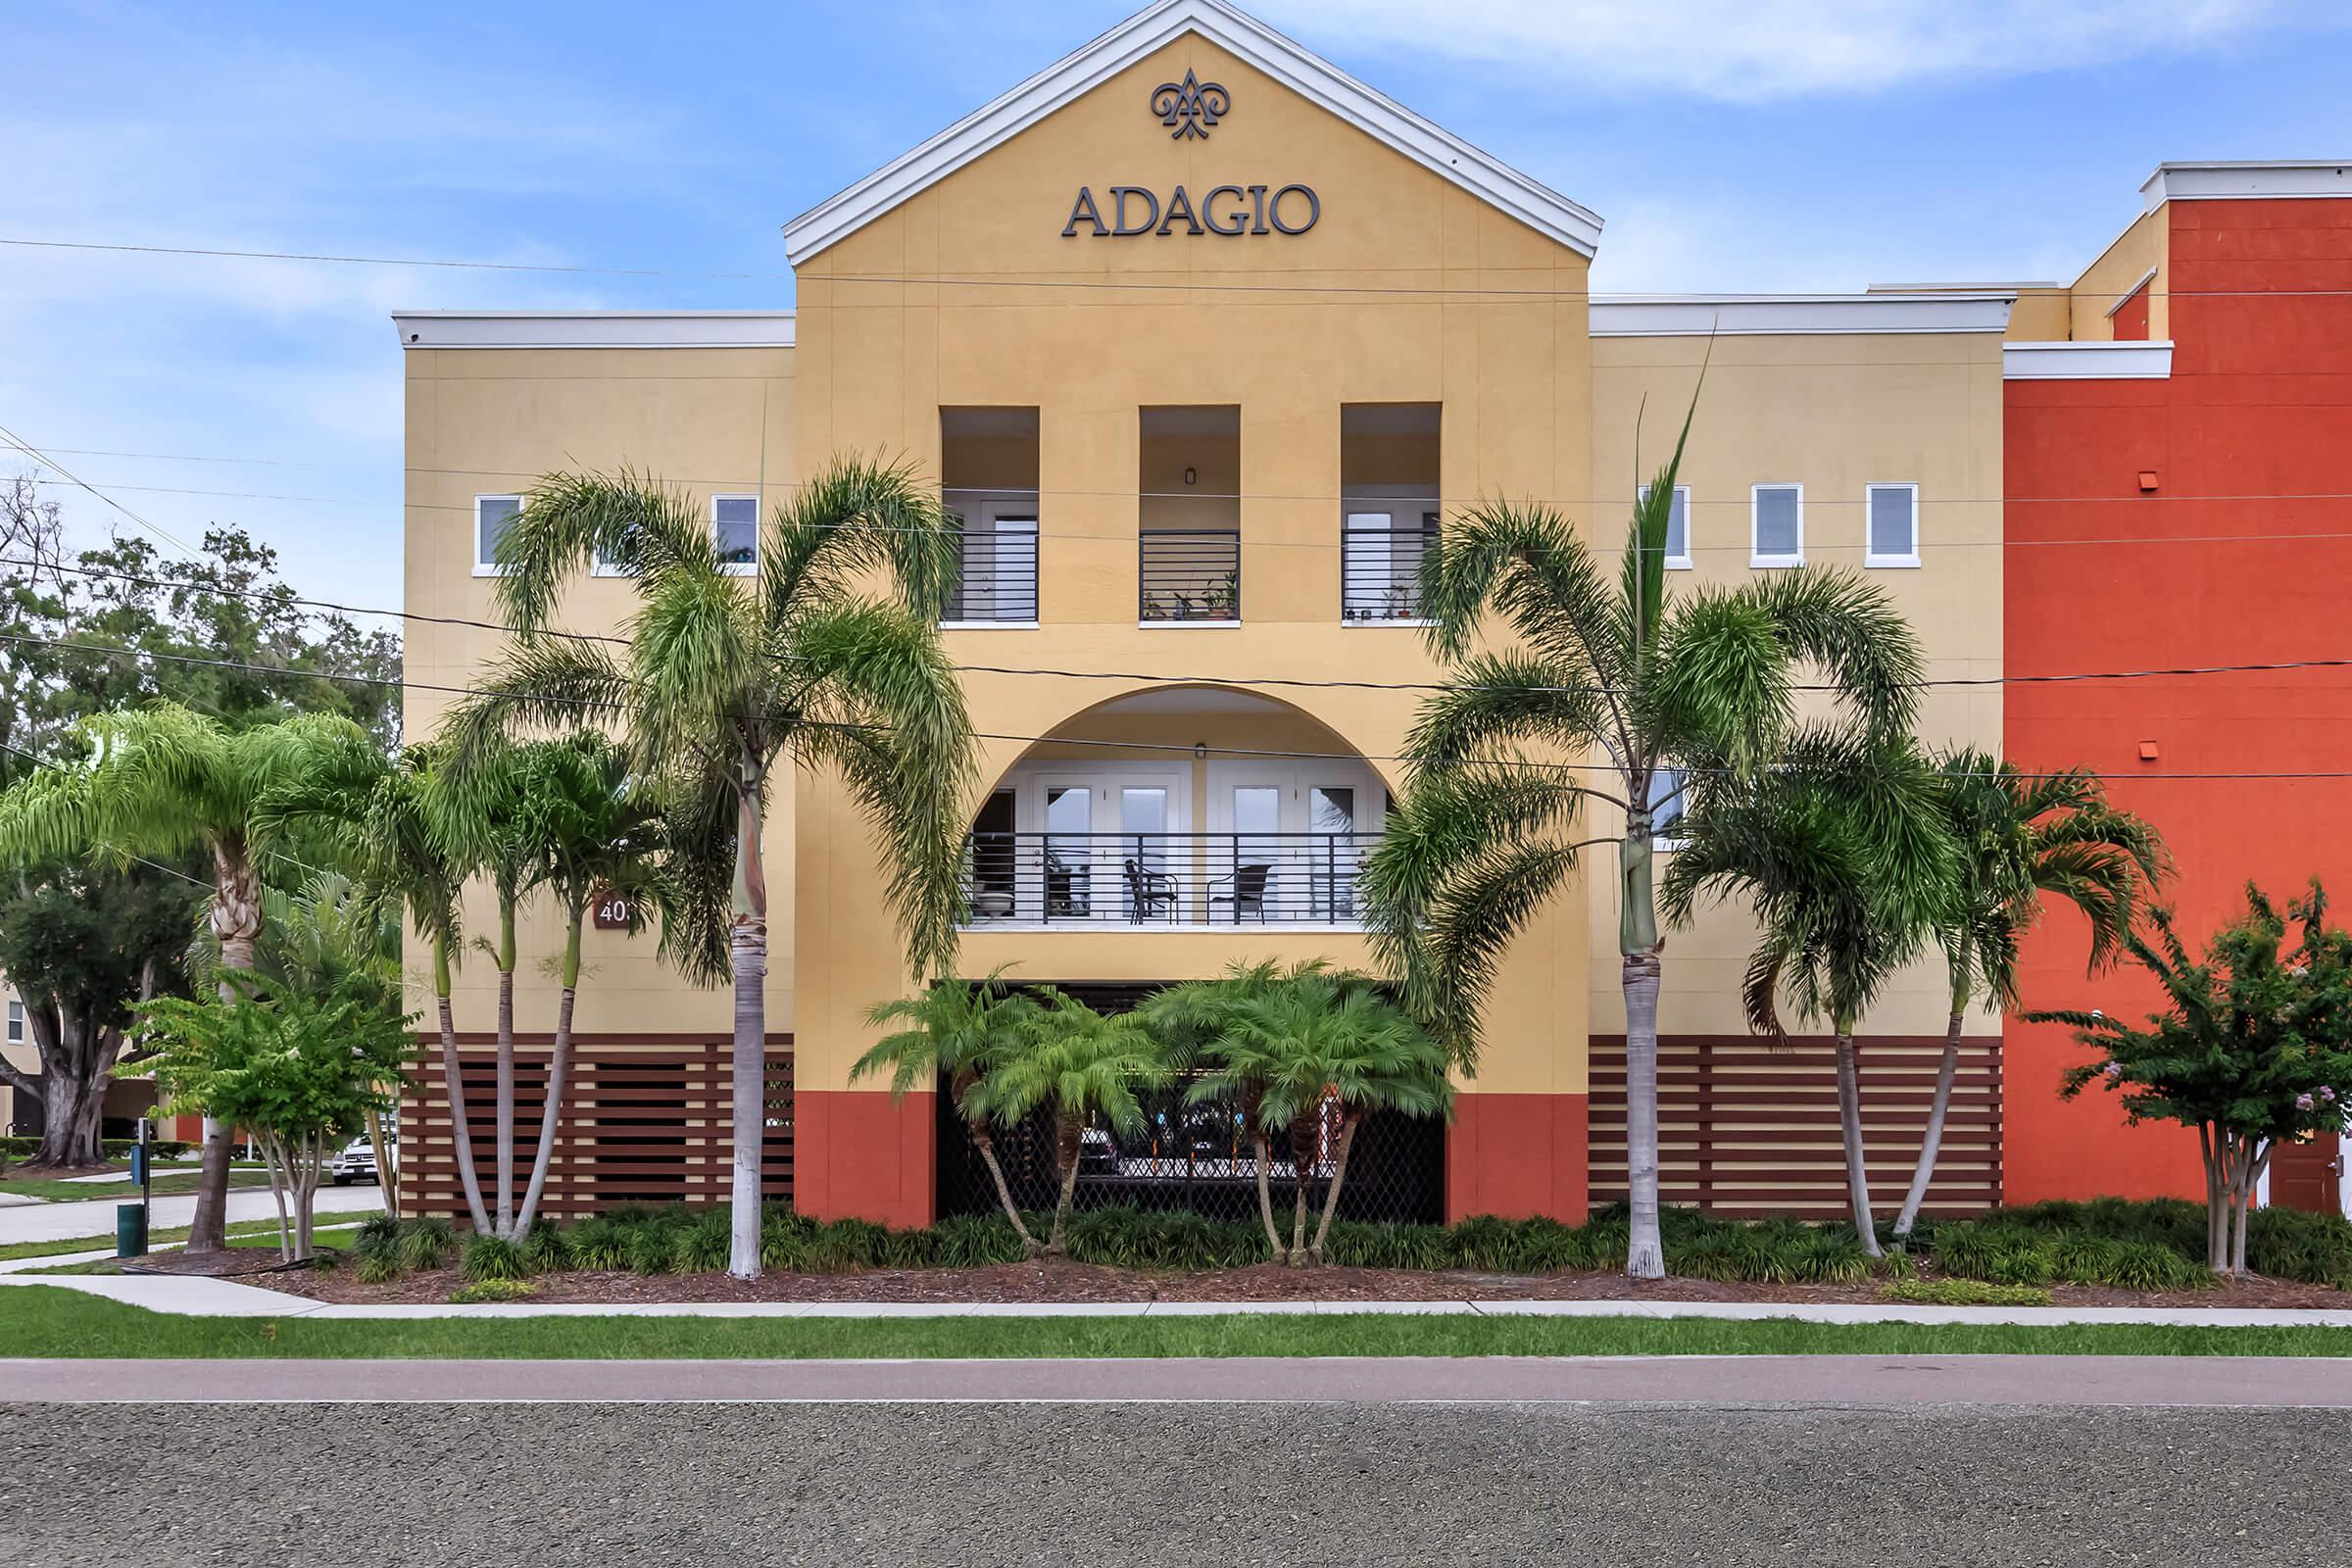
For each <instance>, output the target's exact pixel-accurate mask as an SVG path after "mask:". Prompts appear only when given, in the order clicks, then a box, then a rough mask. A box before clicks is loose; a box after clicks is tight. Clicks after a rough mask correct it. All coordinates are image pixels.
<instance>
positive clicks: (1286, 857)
mask: <svg viewBox="0 0 2352 1568" xmlns="http://www.w3.org/2000/svg"><path fill="white" fill-rule="evenodd" d="M1388 807H1389V790H1388V786H1387V783H1386V781H1385V780H1384V779H1383V778H1382V777H1381V775H1380V773H1379V771H1378V770H1377V769H1376V768H1374V767H1373V765H1372V763H1371V762H1370V761H1369V760H1366V759H1365V758H1364V757H1363V756H1362V755H1361V754H1359V753H1358V752H1357V751H1356V750H1355V749H1354V748H1353V747H1352V746H1350V745H1349V744H1348V742H1347V741H1345V740H1344V739H1342V738H1341V737H1340V736H1339V735H1338V734H1337V733H1335V732H1334V731H1333V730H1332V729H1331V728H1330V727H1329V726H1328V725H1326V724H1324V723H1322V722H1321V721H1320V720H1318V719H1316V718H1315V717H1314V716H1313V715H1311V714H1309V713H1307V712H1305V711H1302V710H1300V709H1299V708H1297V707H1295V706H1294V705H1292V704H1290V703H1286V702H1283V701H1281V700H1279V699H1276V698H1272V697H1268V696H1265V695H1262V694H1260V693H1257V692H1250V691H1241V690H1236V689H1234V688H1230V687H1222V686H1164V687H1154V688H1152V689H1150V690H1147V691H1140V692H1133V693H1129V694H1127V695H1124V696H1121V697H1116V698H1112V699H1110V700H1109V701H1106V702H1103V703H1101V704H1098V705H1096V706H1095V707H1093V708H1090V709H1087V710H1086V711H1083V712H1080V713H1078V714H1075V715H1073V716H1072V717H1070V718H1069V719H1066V720H1064V721H1063V722H1062V723H1061V724H1059V725H1056V726H1055V727H1054V730H1053V732H1052V733H1051V734H1049V735H1048V736H1046V737H1044V738H1043V739H1040V740H1038V741H1036V742H1034V743H1032V744H1031V745H1030V747H1029V749H1028V750H1027V751H1025V752H1024V753H1023V754H1022V755H1021V756H1020V758H1019V759H1018V760H1015V761H1014V762H1013V763H1012V764H1011V765H1010V766H1009V767H1007V768H1006V769H1005V773H1004V774H1003V776H1002V777H1000V778H999V779H998V780H997V782H996V783H995V785H994V786H993V787H992V788H991V789H990V791H989V792H988V794H987V795H986V796H984V797H983V798H982V800H981V803H980V807H979V809H978V810H977V811H976V812H975V813H974V817H973V821H972V833H971V838H970V841H969V846H968V849H967V857H966V868H967V876H968V878H969V883H970V897H971V910H972V914H971V920H972V925H973V927H974V928H975V929H988V928H1000V929H1001V928H1023V927H1036V928H1040V929H1068V928H1079V929H1096V930H1100V929H1105V928H1115V927H1151V926H1231V927H1265V928H1285V927H1288V928H1293V929H1299V928H1305V929H1316V928H1321V929H1333V928H1341V929H1345V928H1352V927H1356V926H1360V925H1361V923H1362V919H1363V909H1362V902H1361V899H1360V897H1359V896H1358V884H1359V881H1360V878H1361V874H1362V869H1363V862H1364V858H1365V857H1366V856H1367V855H1368V854H1369V853H1370V851H1371V849H1372V846H1373V845H1374V844H1375V843H1377V842H1378V840H1379V836H1380V830H1381V826H1382V824H1383V822H1384V821H1385V820H1386V819H1387V815H1388Z"/></svg>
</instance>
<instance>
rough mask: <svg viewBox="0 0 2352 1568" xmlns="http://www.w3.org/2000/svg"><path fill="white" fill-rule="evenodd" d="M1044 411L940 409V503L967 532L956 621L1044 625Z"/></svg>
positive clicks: (951, 614) (950, 617)
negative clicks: (1040, 560)
mask: <svg viewBox="0 0 2352 1568" xmlns="http://www.w3.org/2000/svg"><path fill="white" fill-rule="evenodd" d="M1037 428H1038V423H1037V411H1036V410H1035V409H1014V408H964V409H942V410H940V411H939V470H940V486H941V500H942V501H943V502H944V503H945V504H946V506H947V509H948V513H949V515H951V516H953V517H954V518H955V519H956V525H957V527H959V528H960V529H961V530H962V532H963V544H962V561H961V570H960V571H959V572H958V573H957V576H956V591H955V592H954V593H953V594H952V595H950V596H949V600H948V606H947V613H946V614H945V615H944V616H943V617H942V619H943V620H944V621H945V623H946V624H948V625H950V626H1002V625H1035V624H1036V623H1037V524H1038V515H1039V513H1038V487H1037V474H1038V458H1037Z"/></svg>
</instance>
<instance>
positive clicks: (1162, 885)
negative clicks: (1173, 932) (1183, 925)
mask: <svg viewBox="0 0 2352 1568" xmlns="http://www.w3.org/2000/svg"><path fill="white" fill-rule="evenodd" d="M1124 864H1125V867H1126V872H1127V901H1128V904H1129V905H1130V907H1131V912H1130V914H1129V916H1128V918H1130V919H1134V920H1152V919H1156V918H1157V917H1158V916H1159V914H1160V913H1161V911H1163V910H1164V911H1166V913H1167V914H1168V916H1169V917H1170V918H1174V916H1175V913H1176V879H1175V878H1174V877H1172V876H1170V875H1168V873H1167V872H1165V871H1154V870H1152V868H1151V867H1150V866H1148V865H1145V864H1144V863H1143V862H1142V861H1140V860H1136V859H1133V858H1129V859H1128V860H1126V861H1125V862H1124Z"/></svg>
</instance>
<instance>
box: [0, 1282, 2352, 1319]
mask: <svg viewBox="0 0 2352 1568" xmlns="http://www.w3.org/2000/svg"><path fill="white" fill-rule="evenodd" d="M11 1285H55V1286H59V1287H62V1288H64V1289H66V1290H70V1291H81V1292H85V1293H87V1294H88V1295H91V1296H103V1297H105V1298H107V1299H109V1300H115V1301H122V1302H123V1303H125V1304H127V1305H131V1306H140V1307H145V1308H147V1309H148V1310H150V1311H156V1312H175V1313H180V1314H183V1315H186V1316H190V1317H278V1318H285V1317H301V1318H312V1319H319V1320H323V1321H336V1320H359V1319H372V1320H402V1319H418V1318H499V1319H515V1318H525V1317H700V1318H945V1317H1007V1318H1022V1317H1031V1318H1036V1317H1214V1316H1228V1315H1234V1314H1250V1315H1257V1314H1277V1315H1286V1316H1297V1315H1313V1316H1334V1315H1344V1314H1348V1313H1365V1312H1369V1313H1381V1314H1404V1315H1451V1316H1476V1317H1561V1318H1569V1317H1575V1318H1626V1317H1638V1318H1711V1319H1717V1320H1726V1321H1732V1322H1764V1321H1770V1320H1776V1319H1777V1320H1781V1321H1791V1320H1793V1321H1795V1322H1800V1323H1845V1324H1851V1323H1920V1324H2024V1325H2039V1326H2046V1327H2065V1326H2069V1325H2075V1324H2142V1325H2154V1326H2169V1327H2179V1328H2332V1329H2352V1310H2347V1309H2332V1308H2331V1309H2327V1310H2324V1311H2323V1310H2297V1311H2283V1310H2281V1311H2262V1310H2256V1309H2252V1308H2244V1307H2209V1306H2208V1307H2194V1306H2183V1307H2175V1306H1912V1305H1906V1304H1900V1303H1896V1302H1886V1303H1879V1304H1869V1303H1857V1304H1846V1303H1815V1302H1794V1301H1005V1302H997V1301H662V1302H563V1301H507V1302H498V1303H494V1304H493V1303H479V1304H469V1305H457V1304H453V1303H450V1302H446V1301H438V1302H423V1303H416V1304H409V1303H394V1302H380V1303H379V1302H368V1303H364V1304H357V1303H354V1304H346V1303H340V1302H328V1301H316V1300H313V1299H310V1298H308V1297H304V1296H293V1295H289V1294H287V1293H286V1292H283V1291H272V1290H269V1289H266V1288H264V1287H262V1286H258V1285H248V1284H242V1283H239V1282H237V1281H234V1280H215V1279H203V1278H197V1277H191V1276H187V1275H137V1274H67V1275H55V1276H42V1275H26V1274H15V1275H0V1287H6V1286H11Z"/></svg>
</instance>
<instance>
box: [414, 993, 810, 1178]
mask: <svg viewBox="0 0 2352 1568" xmlns="http://www.w3.org/2000/svg"><path fill="white" fill-rule="evenodd" d="M732 1050H733V1048H732V1046H731V1045H730V1043H729V1042H728V1041H726V1040H724V1039H710V1040H691V1041H662V1042H658V1043H647V1042H642V1041H625V1040H619V1041H616V1040H594V1041H575V1042H574V1044H573V1046H572V1054H571V1067H570V1070H569V1071H568V1073H567V1074H566V1082H565V1084H564V1113H563V1118H562V1120H560V1121H559V1122H558V1123H557V1126H556V1151H555V1157H554V1161H553V1163H552V1164H551V1165H550V1167H549V1170H548V1176H547V1192H546V1195H545V1197H544V1198H543V1199H542V1200H541V1201H540V1212H541V1213H543V1214H546V1215H547V1216H549V1217H550V1218H555V1219H563V1218H569V1217H573V1216H577V1215H582V1214H593V1213H599V1212H601V1211H603V1210H605V1209H609V1208H612V1207H613V1206H615V1205H617V1204H621V1203H694V1204H710V1203H718V1202H723V1201H726V1199H727V1197H728V1183H729V1176H730V1172H731V1169H732V1166H733V1162H734V1158H735V1146H734V1115H733V1109H732V1101H733V1073H732V1068H731V1064H730V1057H731V1055H732ZM551 1054H553V1047H552V1045H551V1044H550V1043H549V1042H548V1041H546V1040H545V1039H536V1040H528V1041H520V1040H518V1041H517V1042H516V1044H515V1198H516V1201H520V1199H521V1195H522V1190H523V1188H524V1187H525V1186H527V1185H528V1183H529V1180H530V1169H531V1160H532V1157H533V1156H534V1155H535V1154H536V1153H537V1152H538V1148H539V1110H540V1104H541V1103H542V1101H543V1100H544V1098H545V1096H546V1093H547V1068H548V1058H549V1056H550V1055H551ZM410 1071H411V1073H412V1074H413V1075H414V1077H415V1079H416V1083H417V1087H416V1088H415V1089H414V1090H412V1091H410V1093H409V1094H408V1096H407V1098H406V1100H405V1102H404V1103H403V1105H402V1108H401V1120H400V1146H401V1161H400V1164H401V1180H402V1183H403V1186H404V1189H405V1192H404V1196H405V1198H406V1199H407V1201H408V1203H409V1205H410V1207H411V1209H412V1210H413V1211H414V1212H416V1213H418V1214H449V1215H459V1216H462V1215H464V1214H465V1213H466V1193H465V1189H464V1187H463V1186H462V1185H460V1183H459V1180H458V1162H457V1157H456V1150H455V1144H454V1135H453V1134H452V1131H451V1124H450V1117H449V1110H448V1101H447V1098H446V1094H445V1090H444V1085H443V1078H442V1071H441V1046H440V1042H439V1040H438V1039H427V1040H426V1041H425V1042H423V1044H422V1045H421V1047H420V1049H419V1050H418V1053H417V1059H416V1061H415V1062H414V1063H413V1064H412V1066H411V1068H410ZM459 1073H460V1076H461V1078H462V1079H463V1082H464V1087H465V1093H466V1116H467V1120H468V1123H469V1131H470V1132H471V1134H472V1138H473V1164H474V1170H475V1172H476V1173H477V1174H478V1175H479V1177H480V1180H481V1183H482V1194H483V1200H484V1201H485V1202H489V1203H492V1204H493V1205H495V1202H496V1200H495V1199H494V1198H493V1197H492V1196H491V1195H492V1191H493V1172H494V1170H495V1165H496V1160H497V1156H498V1150H497V1132H498V1124H497V1114H498V1100H497V1060H496V1054H495V1052H494V1050H493V1044H492V1043H491V1042H487V1041H484V1040H483V1039H481V1038H480V1037H478V1036H460V1037H459ZM765 1119H766V1124H767V1126H766V1134H765V1144H764V1148H763V1152H762V1155H761V1160H762V1163H761V1168H760V1194H761V1196H762V1197H764V1198H765V1199H767V1200H769V1201H776V1202H790V1201H792V1037H791V1036H789V1035H783V1036H770V1037H769V1039H768V1044H767V1104H766V1118H765Z"/></svg>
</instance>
